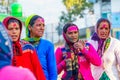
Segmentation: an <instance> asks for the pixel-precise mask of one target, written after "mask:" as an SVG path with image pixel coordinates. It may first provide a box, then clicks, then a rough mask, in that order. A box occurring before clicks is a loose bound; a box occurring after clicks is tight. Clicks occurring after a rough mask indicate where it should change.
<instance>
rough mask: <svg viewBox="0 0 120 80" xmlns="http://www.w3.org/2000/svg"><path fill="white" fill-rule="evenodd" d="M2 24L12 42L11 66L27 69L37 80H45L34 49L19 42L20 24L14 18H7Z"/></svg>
mask: <svg viewBox="0 0 120 80" xmlns="http://www.w3.org/2000/svg"><path fill="white" fill-rule="evenodd" d="M3 24H4V25H5V27H6V29H7V32H8V34H9V36H10V37H11V39H12V42H13V43H12V46H13V59H12V65H13V66H17V67H24V68H28V69H29V70H31V71H32V72H33V74H34V75H35V76H36V78H37V80H46V78H45V75H44V73H43V70H42V67H41V65H40V63H39V59H38V57H37V53H36V50H35V48H34V47H33V46H32V45H31V44H30V43H28V42H25V41H22V40H20V35H21V31H22V22H21V21H20V20H19V19H17V18H15V17H12V16H8V17H6V18H5V19H4V20H3Z"/></svg>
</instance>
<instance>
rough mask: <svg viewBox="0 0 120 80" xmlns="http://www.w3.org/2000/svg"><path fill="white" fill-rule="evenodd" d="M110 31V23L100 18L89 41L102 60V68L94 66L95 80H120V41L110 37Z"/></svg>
mask: <svg viewBox="0 0 120 80" xmlns="http://www.w3.org/2000/svg"><path fill="white" fill-rule="evenodd" d="M110 30H111V24H110V21H109V20H108V19H104V18H100V19H99V20H98V22H97V25H96V28H95V33H94V34H93V35H92V37H91V39H90V40H89V42H90V43H91V44H93V46H94V48H95V49H96V50H97V52H98V54H99V56H100V57H101V59H102V65H101V66H92V68H93V76H94V79H95V80H120V78H119V72H118V66H120V41H119V40H117V39H115V38H113V37H111V36H110Z"/></svg>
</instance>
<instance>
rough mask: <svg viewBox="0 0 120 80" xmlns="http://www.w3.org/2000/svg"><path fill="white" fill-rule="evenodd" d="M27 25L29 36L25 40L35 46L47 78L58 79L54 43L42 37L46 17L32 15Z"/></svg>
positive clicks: (48, 79) (27, 20)
mask: <svg viewBox="0 0 120 80" xmlns="http://www.w3.org/2000/svg"><path fill="white" fill-rule="evenodd" d="M25 26H26V33H27V34H26V36H27V37H26V38H25V39H24V40H26V41H29V42H30V43H32V44H33V45H34V46H35V48H36V51H37V55H38V58H39V61H40V63H41V65H42V68H43V70H44V74H45V76H46V78H47V80H57V67H56V60H55V55H54V45H53V44H52V43H51V42H50V41H48V40H45V39H42V36H43V34H44V30H45V21H44V18H42V17H41V16H39V15H30V16H29V17H28V18H27V19H26V21H25Z"/></svg>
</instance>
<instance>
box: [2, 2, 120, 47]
mask: <svg viewBox="0 0 120 80" xmlns="http://www.w3.org/2000/svg"><path fill="white" fill-rule="evenodd" d="M119 3H120V0H0V21H2V20H3V19H4V18H5V17H6V16H9V15H11V16H15V17H17V18H19V19H20V20H21V21H22V22H23V24H24V22H25V19H26V17H27V16H29V15H30V14H38V15H40V16H42V17H44V18H45V25H46V29H45V33H44V36H43V38H45V39H48V40H50V41H51V42H53V43H54V44H55V45H58V44H62V43H63V38H62V27H63V25H64V24H65V23H66V22H73V23H75V24H77V25H78V26H79V29H80V38H81V39H89V38H90V36H91V34H93V32H94V26H95V25H96V21H97V20H98V19H99V18H100V17H104V18H107V19H109V20H110V21H111V23H112V30H111V34H112V36H113V37H115V38H117V39H120V36H119V35H120V6H119ZM24 37H25V27H24V28H23V32H22V36H21V38H24Z"/></svg>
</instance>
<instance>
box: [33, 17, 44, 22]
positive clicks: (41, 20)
mask: <svg viewBox="0 0 120 80" xmlns="http://www.w3.org/2000/svg"><path fill="white" fill-rule="evenodd" d="M35 23H44V19H42V18H38V19H36V20H35Z"/></svg>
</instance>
